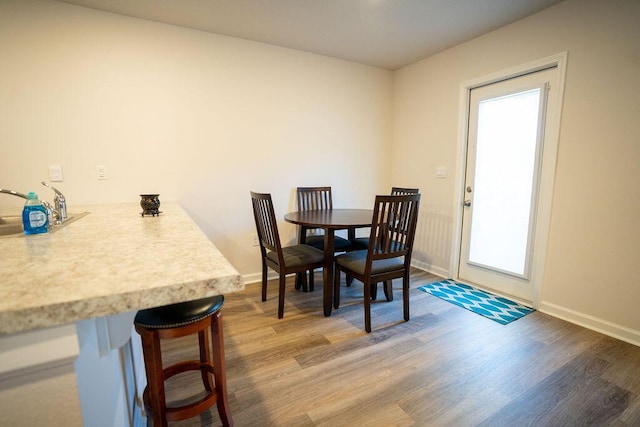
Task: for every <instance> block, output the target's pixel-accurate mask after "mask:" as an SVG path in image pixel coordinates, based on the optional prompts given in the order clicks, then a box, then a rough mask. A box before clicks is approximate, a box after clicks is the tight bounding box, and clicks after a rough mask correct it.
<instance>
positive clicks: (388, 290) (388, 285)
mask: <svg viewBox="0 0 640 427" xmlns="http://www.w3.org/2000/svg"><path fill="white" fill-rule="evenodd" d="M384 296H385V297H386V298H387V301H393V281H391V280H385V281H384Z"/></svg>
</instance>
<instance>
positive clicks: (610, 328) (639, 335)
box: [538, 301, 640, 347]
mask: <svg viewBox="0 0 640 427" xmlns="http://www.w3.org/2000/svg"><path fill="white" fill-rule="evenodd" d="M538 310H539V311H540V312H542V313H545V314H548V315H550V316H553V317H557V318H559V319H562V320H566V321H567V322H570V323H574V324H576V325H579V326H583V327H585V328H588V329H591V330H594V331H596V332H600V333H602V334H605V335H608V336H610V337H613V338H617V339H619V340H622V341H626V342H628V343H629V344H633V345H636V346H638V347H640V331H635V330H633V329H629V328H627V327H624V326H620V325H617V324H615V323H611V322H607V321H606V320H602V319H599V318H597V317H594V316H590V315H588V314H585V313H580V312H578V311H574V310H571V309H568V308H565V307H561V306H559V305H556V304H552V303H549V302H544V301H541V302H540V306H539V307H538Z"/></svg>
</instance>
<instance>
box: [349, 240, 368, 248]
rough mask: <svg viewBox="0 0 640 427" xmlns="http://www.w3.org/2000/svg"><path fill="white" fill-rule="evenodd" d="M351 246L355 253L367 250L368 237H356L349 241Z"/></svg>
mask: <svg viewBox="0 0 640 427" xmlns="http://www.w3.org/2000/svg"><path fill="white" fill-rule="evenodd" d="M351 244H352V245H353V248H354V249H355V250H357V251H361V250H365V251H366V250H367V249H369V238H368V237H356V238H355V239H353V240H351Z"/></svg>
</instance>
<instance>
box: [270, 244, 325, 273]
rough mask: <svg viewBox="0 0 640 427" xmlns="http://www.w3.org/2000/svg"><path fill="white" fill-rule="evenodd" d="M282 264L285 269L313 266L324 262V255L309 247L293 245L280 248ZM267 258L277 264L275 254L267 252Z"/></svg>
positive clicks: (276, 255)
mask: <svg viewBox="0 0 640 427" xmlns="http://www.w3.org/2000/svg"><path fill="white" fill-rule="evenodd" d="M282 255H283V257H284V263H285V266H286V267H287V268H295V267H299V266H303V265H309V264H315V263H318V262H322V261H323V260H324V253H323V252H322V251H321V250H319V249H316V248H314V247H312V246H309V245H293V246H287V247H284V248H282ZM267 258H269V259H270V260H271V261H273V262H274V263H276V264H277V263H278V254H277V253H276V252H273V251H270V252H267Z"/></svg>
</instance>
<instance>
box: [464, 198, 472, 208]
mask: <svg viewBox="0 0 640 427" xmlns="http://www.w3.org/2000/svg"><path fill="white" fill-rule="evenodd" d="M464 206H466V207H469V206H471V200H469V199H467V200H465V201H464Z"/></svg>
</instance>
